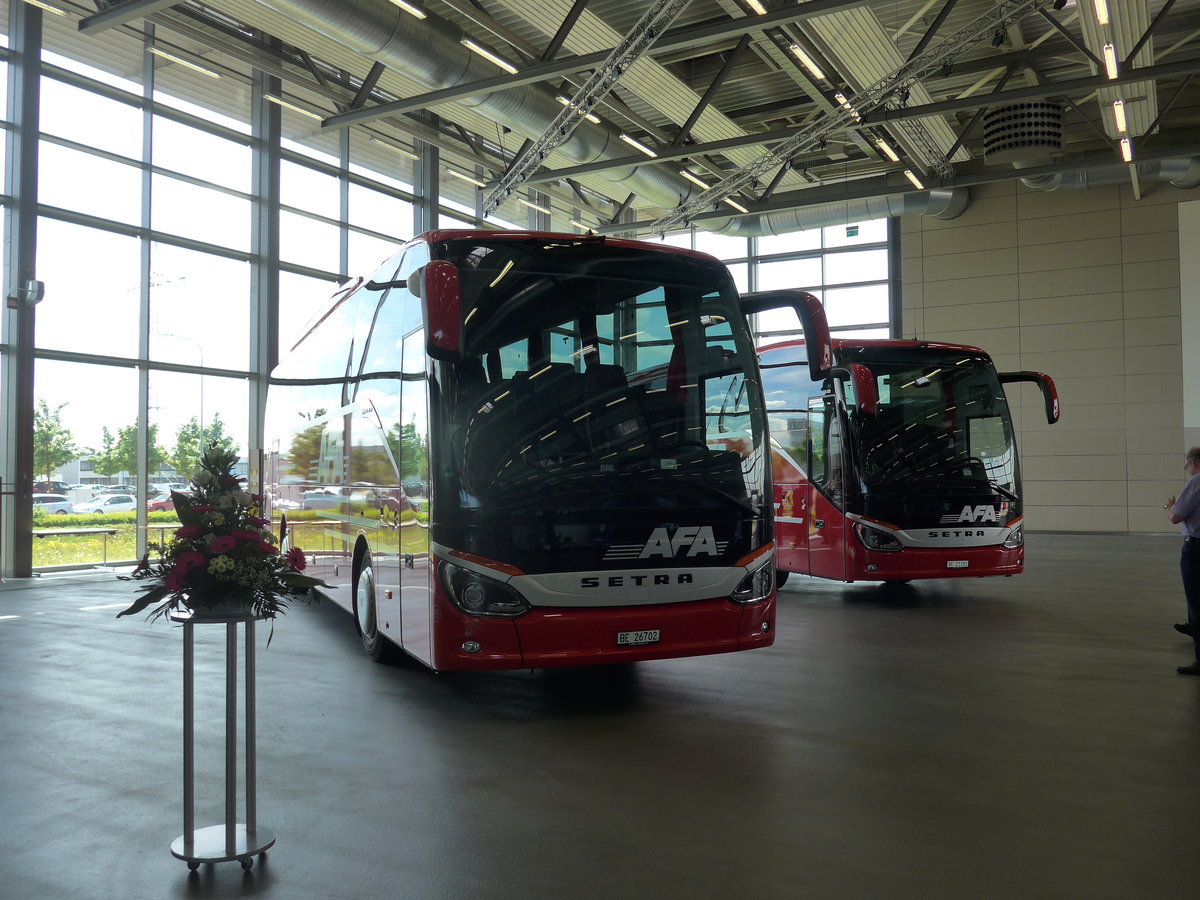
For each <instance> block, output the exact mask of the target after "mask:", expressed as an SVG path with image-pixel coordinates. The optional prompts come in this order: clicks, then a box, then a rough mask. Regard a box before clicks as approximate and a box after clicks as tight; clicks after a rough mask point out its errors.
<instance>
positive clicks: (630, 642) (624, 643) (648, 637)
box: [617, 628, 662, 647]
mask: <svg viewBox="0 0 1200 900" xmlns="http://www.w3.org/2000/svg"><path fill="white" fill-rule="evenodd" d="M661 637H662V634H661V632H660V631H659V629H657V628H655V629H652V630H650V631H618V632H617V646H618V647H636V646H637V645H639V644H657V643H658V641H659V639H660V638H661Z"/></svg>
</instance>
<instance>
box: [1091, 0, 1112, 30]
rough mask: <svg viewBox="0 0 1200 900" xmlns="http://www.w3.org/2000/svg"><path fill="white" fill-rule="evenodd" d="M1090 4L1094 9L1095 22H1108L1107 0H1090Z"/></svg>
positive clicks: (1103, 23)
mask: <svg viewBox="0 0 1200 900" xmlns="http://www.w3.org/2000/svg"><path fill="white" fill-rule="evenodd" d="M1092 6H1093V7H1095V9H1096V24H1097V25H1107V24H1108V0H1092Z"/></svg>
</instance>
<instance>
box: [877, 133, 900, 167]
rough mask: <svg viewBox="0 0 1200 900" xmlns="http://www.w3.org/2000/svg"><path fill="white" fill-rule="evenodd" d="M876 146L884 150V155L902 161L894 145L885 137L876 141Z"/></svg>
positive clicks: (895, 160) (892, 159)
mask: <svg viewBox="0 0 1200 900" xmlns="http://www.w3.org/2000/svg"><path fill="white" fill-rule="evenodd" d="M875 146H876V147H878V148H879V149H880V150H881V151H882V152H883V155H884V156H886V157H887V158H888V159H890V160H891V161H892V162H900V157H899V156H897V155H896V151H895V150H893V149H892V145H891V144H889V143H888V142H887V141H885V140H884V139H883V138H878V139H877V140H876V141H875Z"/></svg>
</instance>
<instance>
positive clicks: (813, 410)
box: [758, 300, 1059, 583]
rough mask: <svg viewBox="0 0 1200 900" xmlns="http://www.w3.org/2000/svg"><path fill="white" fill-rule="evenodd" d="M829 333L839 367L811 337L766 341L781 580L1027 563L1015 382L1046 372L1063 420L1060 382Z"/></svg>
mask: <svg viewBox="0 0 1200 900" xmlns="http://www.w3.org/2000/svg"><path fill="white" fill-rule="evenodd" d="M812 302H813V303H816V302H817V301H815V300H812ZM831 343H832V346H833V365H832V366H831V367H827V369H828V370H827V371H820V370H816V369H813V368H811V366H810V363H809V354H808V351H807V349H806V345H805V343H804V342H803V341H785V342H782V343H777V344H772V345H769V346H764V347H761V348H759V350H758V354H759V367H760V372H761V377H762V381H763V393H764V396H765V398H766V403H767V408H768V416H769V421H770V428H771V437H772V467H773V483H774V488H773V490H774V497H773V501H774V506H775V539H776V544H777V550H776V565H777V567H778V569H779V575H778V578H779V582H780V583H782V582H783V581H784V580H786V578H787V576H788V574H789V573H798V574H804V575H815V576H819V577H822V578H831V579H836V580H838V581H846V582H853V581H885V582H905V581H909V580H912V579H922V578H948V577H956V576H982V575H1014V574H1017V573H1019V572H1021V571H1022V569H1023V566H1024V549H1025V548H1024V529H1023V520H1024V516H1023V511H1022V493H1021V475H1020V466H1019V462H1018V457H1017V444H1016V439H1015V434H1014V431H1013V424H1012V417H1011V415H1010V412H1009V407H1008V402H1007V400H1006V398H1005V394H1004V389H1003V385H1004V384H1006V383H1010V382H1016V381H1030V382H1033V383H1035V384H1037V385H1038V386H1039V387H1040V389H1041V391H1042V395H1043V400H1044V406H1045V414H1046V419H1047V421H1048V422H1050V423H1054V422H1056V421H1058V416H1059V408H1058V396H1057V394H1056V392H1055V389H1054V382H1053V381H1052V380H1051V379H1050V378H1049V377H1048V376H1046V375H1044V374H1042V373H1040V372H1012V373H1006V374H1001V373H997V371H996V368H995V366H994V365H993V363H992V360H991V359H990V357H989V356H988V354H987V353H985V352H984V351H983V350H980V349H978V348H977V347H969V346H963V345H958V344H945V343H932V342H927V341H900V340H838V339H835V340H833V341H832V342H831Z"/></svg>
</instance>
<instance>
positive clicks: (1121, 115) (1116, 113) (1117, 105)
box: [1112, 99, 1129, 134]
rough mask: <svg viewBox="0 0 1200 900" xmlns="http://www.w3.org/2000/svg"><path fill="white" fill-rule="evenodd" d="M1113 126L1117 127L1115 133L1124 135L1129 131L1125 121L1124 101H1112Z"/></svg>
mask: <svg viewBox="0 0 1200 900" xmlns="http://www.w3.org/2000/svg"><path fill="white" fill-rule="evenodd" d="M1112 111H1113V124H1114V125H1116V126H1117V131H1118V132H1120V133H1121V134H1124V133H1125V132H1126V131H1128V130H1129V126H1128V124H1127V123H1126V121H1125V101H1123V100H1120V99H1117V100H1114V101H1113V105H1112Z"/></svg>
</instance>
